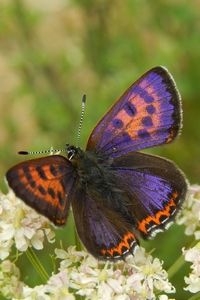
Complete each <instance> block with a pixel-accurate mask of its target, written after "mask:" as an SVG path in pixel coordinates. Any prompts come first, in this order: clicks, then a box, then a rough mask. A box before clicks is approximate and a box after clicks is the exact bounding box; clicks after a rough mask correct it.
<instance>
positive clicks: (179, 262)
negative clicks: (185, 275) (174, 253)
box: [167, 255, 185, 279]
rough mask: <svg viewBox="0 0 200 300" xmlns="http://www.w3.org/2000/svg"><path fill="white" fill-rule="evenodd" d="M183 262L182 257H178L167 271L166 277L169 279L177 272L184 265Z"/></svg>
mask: <svg viewBox="0 0 200 300" xmlns="http://www.w3.org/2000/svg"><path fill="white" fill-rule="evenodd" d="M184 263H185V260H184V257H183V255H180V256H179V258H178V259H177V260H176V261H175V262H174V263H173V265H172V266H171V267H170V268H169V269H168V271H167V273H168V277H169V279H171V278H172V277H173V276H174V275H175V274H176V273H177V271H178V270H179V269H180V268H181V267H182V266H183V265H184Z"/></svg>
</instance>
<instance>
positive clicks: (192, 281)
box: [183, 242, 200, 293]
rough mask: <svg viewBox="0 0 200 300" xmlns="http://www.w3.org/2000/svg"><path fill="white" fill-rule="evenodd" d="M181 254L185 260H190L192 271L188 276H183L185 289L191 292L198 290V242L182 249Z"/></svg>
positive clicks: (199, 278)
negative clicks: (191, 246) (186, 248)
mask: <svg viewBox="0 0 200 300" xmlns="http://www.w3.org/2000/svg"><path fill="white" fill-rule="evenodd" d="M183 255H184V256H185V260H186V261H189V262H192V265H191V269H192V271H191V273H190V274H189V277H185V283H186V284H187V287H186V288H185V290H188V291H190V292H191V293H197V292H200V242H198V243H197V245H196V246H194V247H193V248H190V249H189V250H185V249H183Z"/></svg>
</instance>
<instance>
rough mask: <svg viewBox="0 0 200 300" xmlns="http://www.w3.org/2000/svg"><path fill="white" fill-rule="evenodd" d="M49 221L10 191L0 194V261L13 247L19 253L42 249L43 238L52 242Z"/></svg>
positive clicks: (52, 233)
mask: <svg viewBox="0 0 200 300" xmlns="http://www.w3.org/2000/svg"><path fill="white" fill-rule="evenodd" d="M49 224H50V223H49V221H48V220H47V219H46V218H45V217H43V216H41V215H39V214H38V213H36V212H35V211H34V210H33V209H31V208H29V207H28V206H26V205H25V204H24V203H23V202H22V201H21V200H19V199H18V198H16V196H15V195H14V193H13V192H12V191H11V190H10V191H9V193H8V194H7V195H4V194H2V193H1V194H0V259H1V260H3V259H5V258H7V257H8V256H9V254H10V252H11V248H12V246H13V245H15V247H16V249H18V250H19V251H21V252H24V251H26V250H27V248H28V247H33V248H35V249H37V250H39V249H42V248H43V242H44V237H45V236H46V238H47V239H48V241H49V242H54V232H53V231H52V230H51V229H50V226H49Z"/></svg>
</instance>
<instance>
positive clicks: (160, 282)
mask: <svg viewBox="0 0 200 300" xmlns="http://www.w3.org/2000/svg"><path fill="white" fill-rule="evenodd" d="M56 256H57V258H58V259H61V262H60V268H59V272H58V273H57V274H53V275H52V276H51V277H50V279H49V280H48V282H47V283H46V284H45V285H39V286H36V287H34V288H30V287H28V286H26V285H25V284H23V285H22V283H21V282H20V281H19V276H18V272H16V271H15V273H17V274H16V275H15V276H14V274H13V276H14V279H13V280H14V286H11V284H12V283H11V282H9V281H6V279H4V282H3V283H4V292H5V294H7V295H8V292H9V293H10V294H9V295H11V292H13V297H14V296H16V291H15V290H16V289H17V287H18V294H17V295H18V297H19V299H26V300H31V299H41V300H50V299H54V300H59V299H63V300H75V299H76V298H77V297H78V296H79V297H80V296H82V297H83V298H84V299H86V300H93V299H94V300H98V299H99V300H100V299H106V300H144V299H151V300H154V299H159V300H168V299H169V298H168V296H167V295H166V294H165V295H160V296H156V294H160V293H162V292H164V293H174V292H175V289H174V287H173V286H172V285H171V283H170V282H169V281H168V278H167V273H166V271H165V270H163V268H162V263H161V262H160V261H159V260H158V259H157V258H155V259H153V257H152V256H151V255H148V254H146V253H145V251H144V249H143V248H139V247H138V248H137V250H136V252H135V255H134V256H132V255H130V256H128V257H127V258H126V261H125V262H115V263H112V262H99V261H98V260H96V259H95V258H94V257H93V256H91V255H90V254H88V253H87V252H85V251H76V250H75V247H69V249H68V250H67V251H64V250H62V249H56ZM2 264H3V263H2ZM7 264H8V263H7ZM8 265H9V264H8ZM9 268H10V269H11V268H13V269H14V267H13V265H12V264H11V263H10V267H9ZM15 268H16V267H15ZM0 275H1V274H0ZM1 277H2V278H7V277H6V276H1ZM17 281H19V283H20V284H19V285H17ZM0 287H1V281H0ZM19 291H20V293H19ZM14 292H15V294H14ZM19 294H20V295H19ZM11 296H12V295H11Z"/></svg>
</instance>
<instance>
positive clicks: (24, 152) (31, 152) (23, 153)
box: [18, 148, 66, 155]
mask: <svg viewBox="0 0 200 300" xmlns="http://www.w3.org/2000/svg"><path fill="white" fill-rule="evenodd" d="M64 151H66V150H65V149H53V148H50V149H47V150H41V151H26V150H25V151H24V150H22V151H18V154H20V155H31V154H54V153H60V152H64Z"/></svg>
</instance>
